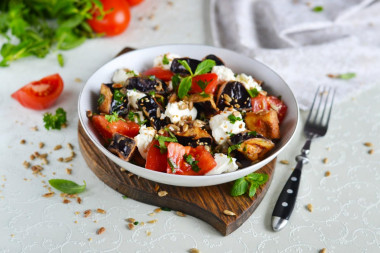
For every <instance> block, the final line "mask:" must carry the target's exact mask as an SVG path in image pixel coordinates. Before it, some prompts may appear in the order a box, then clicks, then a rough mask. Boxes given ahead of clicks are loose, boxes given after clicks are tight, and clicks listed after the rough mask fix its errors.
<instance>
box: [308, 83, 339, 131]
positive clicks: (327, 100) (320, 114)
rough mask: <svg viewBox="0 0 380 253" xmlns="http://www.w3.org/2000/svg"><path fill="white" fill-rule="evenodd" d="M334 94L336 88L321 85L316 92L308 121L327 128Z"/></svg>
mask: <svg viewBox="0 0 380 253" xmlns="http://www.w3.org/2000/svg"><path fill="white" fill-rule="evenodd" d="M334 96H335V89H334V88H331V87H330V88H327V87H322V86H320V87H319V88H318V90H317V92H316V94H315V97H314V100H313V104H312V105H311V108H310V112H309V116H308V117H307V120H306V123H307V124H315V125H319V126H323V127H326V128H327V126H328V123H329V120H330V115H331V109H332V105H333V102H334Z"/></svg>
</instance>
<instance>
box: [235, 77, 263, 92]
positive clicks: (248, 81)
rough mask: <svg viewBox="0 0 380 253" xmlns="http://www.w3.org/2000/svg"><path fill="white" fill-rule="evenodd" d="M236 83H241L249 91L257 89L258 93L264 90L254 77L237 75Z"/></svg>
mask: <svg viewBox="0 0 380 253" xmlns="http://www.w3.org/2000/svg"><path fill="white" fill-rule="evenodd" d="M236 81H238V82H241V83H242V84H243V85H244V87H245V88H246V89H247V90H250V89H255V88H256V89H257V91H261V90H262V88H261V86H260V84H258V83H257V82H256V81H255V79H253V77H252V76H249V75H246V74H244V73H242V74H239V75H237V76H236Z"/></svg>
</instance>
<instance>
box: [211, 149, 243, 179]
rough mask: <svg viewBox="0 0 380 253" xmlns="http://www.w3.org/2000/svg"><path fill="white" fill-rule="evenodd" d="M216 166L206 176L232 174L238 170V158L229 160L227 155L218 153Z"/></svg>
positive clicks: (215, 156)
mask: <svg viewBox="0 0 380 253" xmlns="http://www.w3.org/2000/svg"><path fill="white" fill-rule="evenodd" d="M214 158H215V162H216V166H215V167H214V168H213V169H212V170H210V171H209V172H207V173H206V175H217V174H222V173H224V172H232V171H235V170H237V169H238V165H237V164H236V158H229V157H228V156H226V155H225V154H222V153H216V154H215V155H214Z"/></svg>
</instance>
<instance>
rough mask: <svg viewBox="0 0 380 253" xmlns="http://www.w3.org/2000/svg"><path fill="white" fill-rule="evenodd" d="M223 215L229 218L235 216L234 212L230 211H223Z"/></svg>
mask: <svg viewBox="0 0 380 253" xmlns="http://www.w3.org/2000/svg"><path fill="white" fill-rule="evenodd" d="M223 213H224V214H225V215H229V216H236V213H234V212H232V211H230V210H224V211H223Z"/></svg>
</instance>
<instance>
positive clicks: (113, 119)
mask: <svg viewBox="0 0 380 253" xmlns="http://www.w3.org/2000/svg"><path fill="white" fill-rule="evenodd" d="M104 118H105V119H106V120H107V121H108V122H109V123H113V122H117V121H119V120H121V121H124V122H125V119H123V118H121V117H119V115H118V114H117V112H113V113H112V114H110V115H105V116H104Z"/></svg>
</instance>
